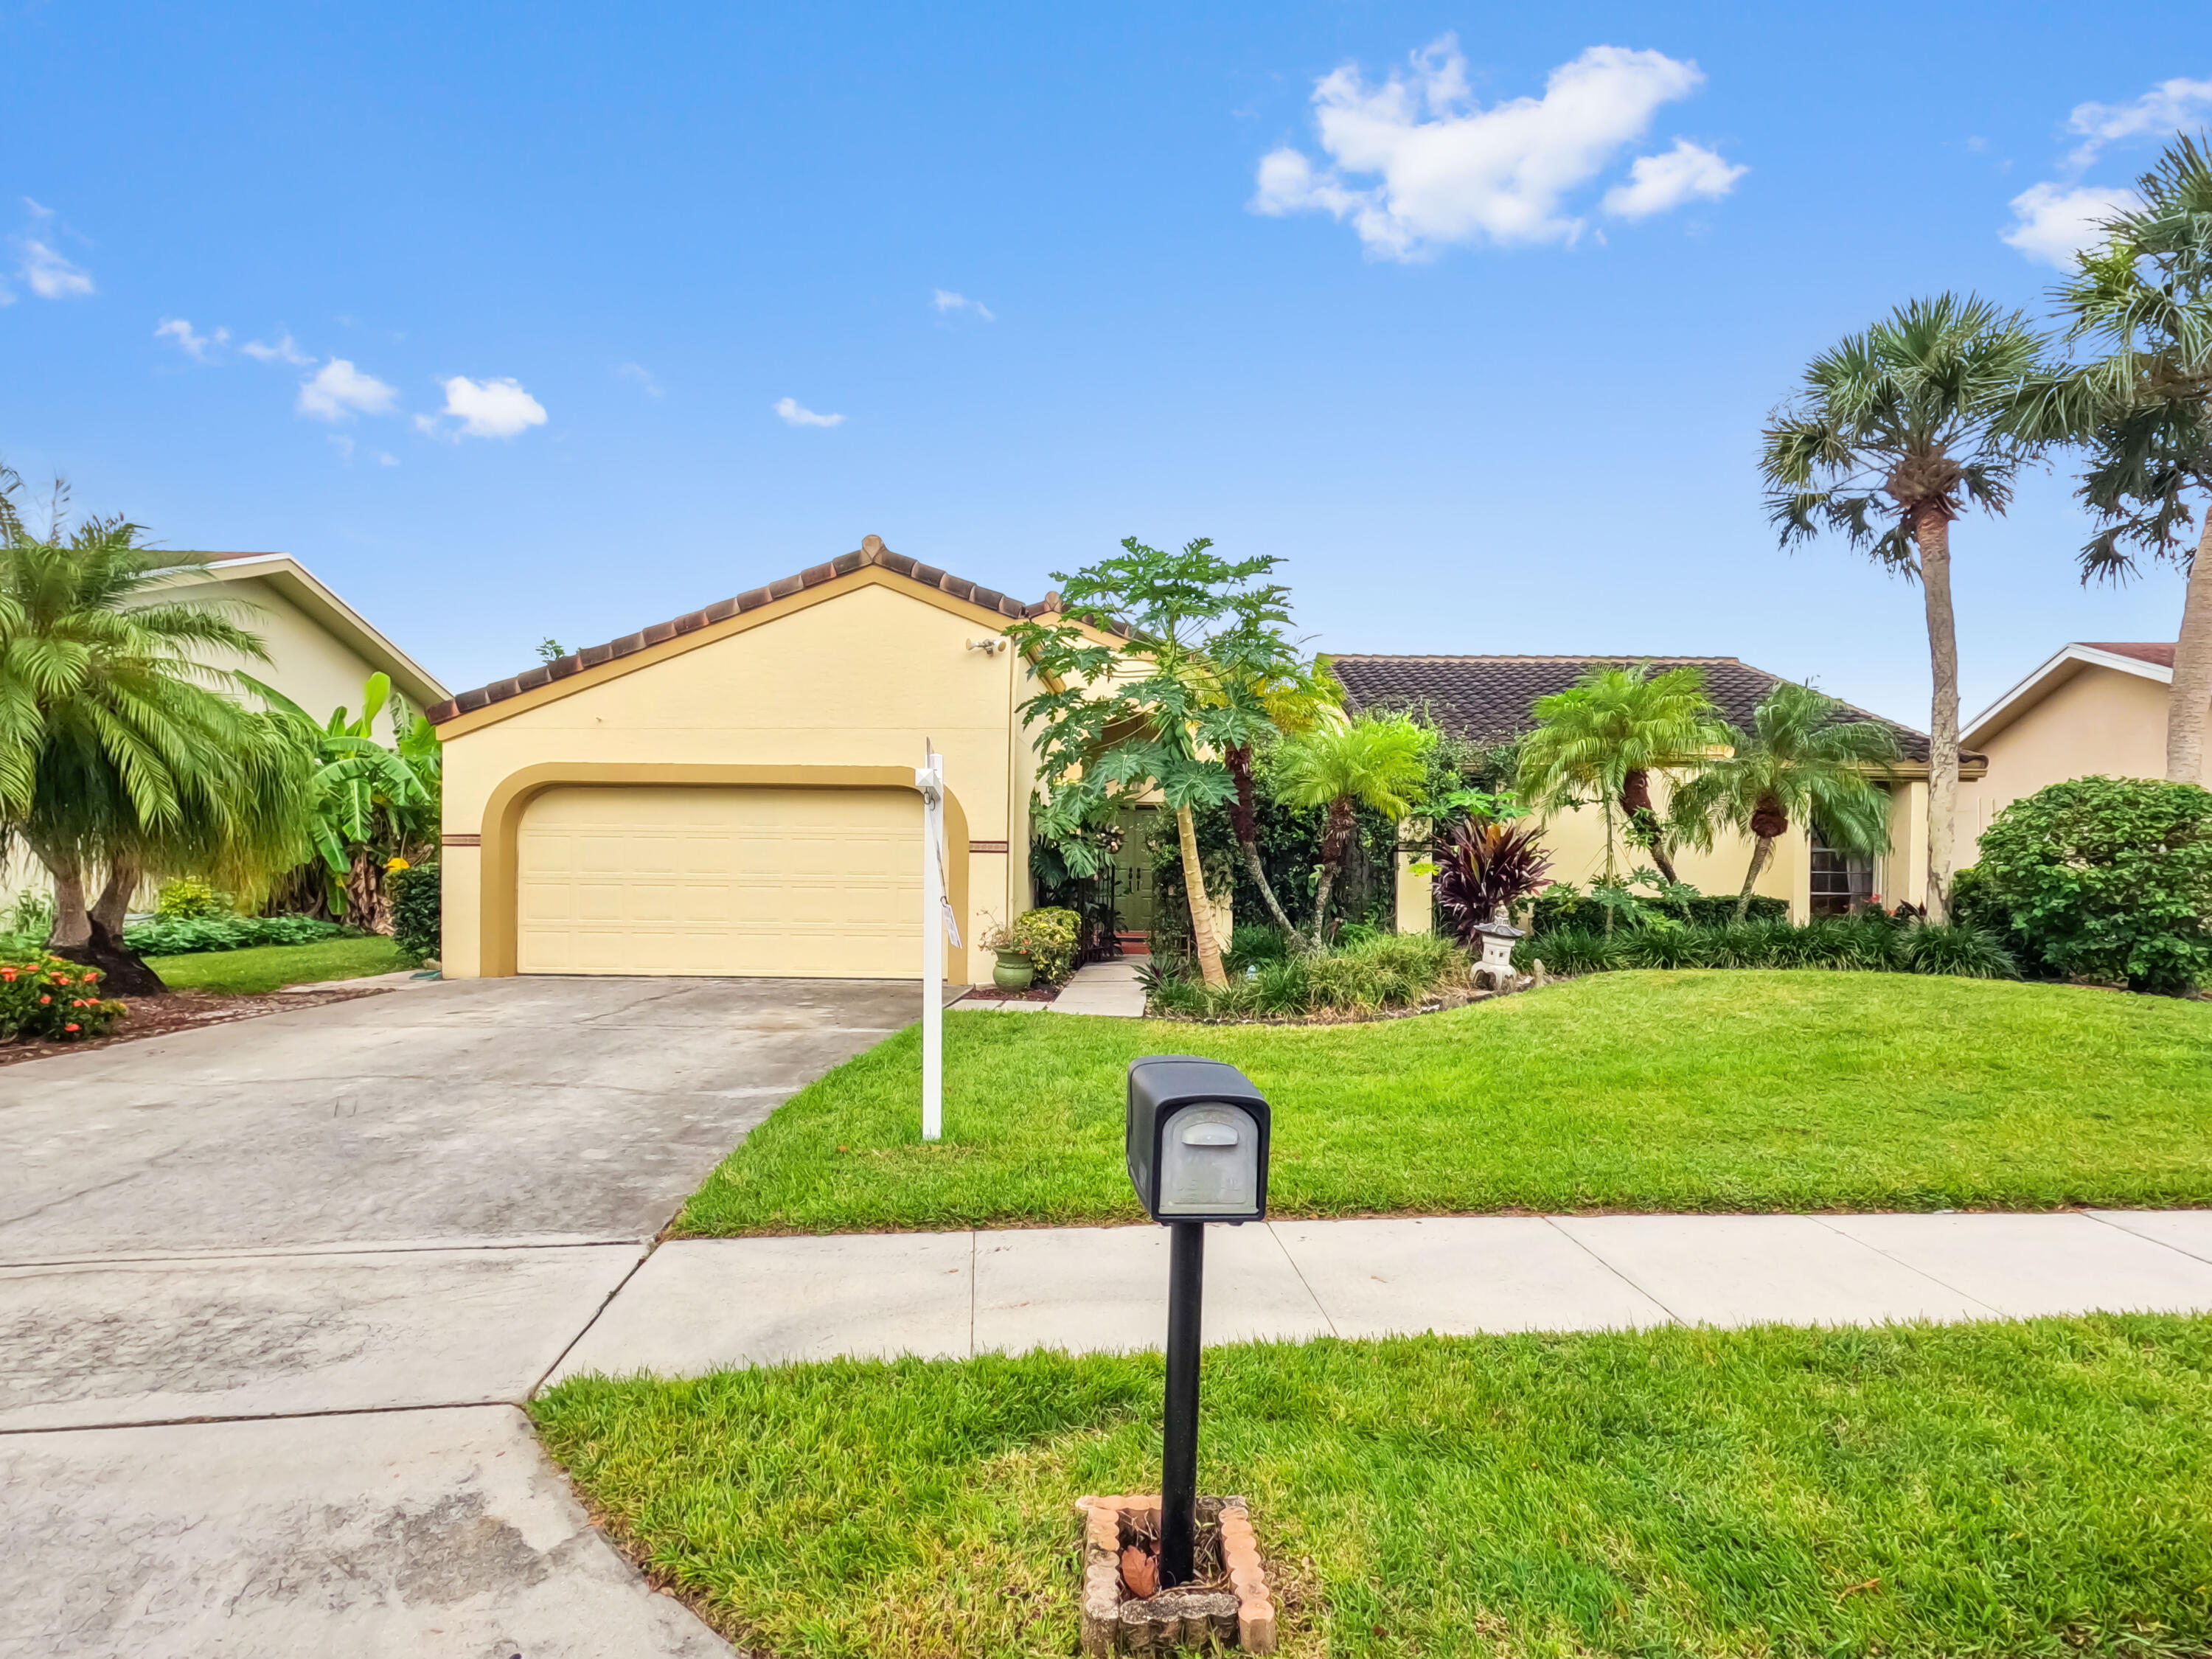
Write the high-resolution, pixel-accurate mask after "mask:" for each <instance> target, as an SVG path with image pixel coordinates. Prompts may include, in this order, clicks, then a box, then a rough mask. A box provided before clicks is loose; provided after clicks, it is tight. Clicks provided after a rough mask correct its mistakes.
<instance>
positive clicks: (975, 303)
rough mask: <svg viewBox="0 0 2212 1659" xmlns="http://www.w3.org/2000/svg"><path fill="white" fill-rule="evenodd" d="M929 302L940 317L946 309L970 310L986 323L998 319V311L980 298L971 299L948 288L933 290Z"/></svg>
mask: <svg viewBox="0 0 2212 1659" xmlns="http://www.w3.org/2000/svg"><path fill="white" fill-rule="evenodd" d="M929 303H930V304H931V305H933V306H934V307H936V308H937V313H938V315H939V316H940V317H941V316H943V315H944V314H945V313H946V312H948V311H972V312H974V313H975V314H976V315H977V316H978V317H981V319H983V320H984V321H985V322H987V323H995V322H997V321H998V320H999V319H998V313H995V312H994V311H993V310H992V309H991V307H988V306H987V305H985V304H984V303H983V302H982V301H981V300H971V299H969V297H968V296H967V295H964V294H955V293H954V292H953V291H952V290H951V289H949V288H940V289H934V290H933V291H932V293H931V294H930V296H929Z"/></svg>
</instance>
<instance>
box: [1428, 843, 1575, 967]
mask: <svg viewBox="0 0 2212 1659" xmlns="http://www.w3.org/2000/svg"><path fill="white" fill-rule="evenodd" d="M1537 829H1538V826H1537V825H1536V824H1535V823H1533V822H1531V821H1529V820H1528V819H1525V818H1524V819H1522V820H1520V821H1518V822H1516V823H1496V822H1492V821H1486V820H1483V819H1479V818H1466V819H1462V821H1461V822H1460V823H1458V824H1456V825H1455V827H1454V828H1453V829H1452V831H1451V833H1450V834H1449V836H1445V838H1444V840H1443V844H1442V845H1441V846H1440V847H1438V848H1437V872H1436V876H1435V878H1434V884H1433V886H1432V888H1431V891H1432V892H1433V894H1434V896H1435V900H1436V907H1437V914H1439V915H1442V916H1443V920H1444V924H1445V926H1447V927H1449V928H1450V929H1451V932H1452V936H1453V937H1454V938H1455V939H1458V940H1459V942H1460V943H1461V944H1462V945H1467V946H1469V947H1470V948H1471V947H1473V946H1474V943H1475V941H1476V940H1477V939H1479V938H1480V934H1478V933H1476V932H1475V929H1476V928H1477V927H1479V926H1480V925H1481V924H1482V923H1484V922H1486V921H1497V920H1498V919H1500V918H1501V917H1503V916H1504V915H1505V914H1506V913H1507V912H1508V911H1510V909H1511V908H1512V907H1513V906H1515V905H1516V904H1519V903H1522V902H1524V901H1526V900H1528V899H1532V898H1534V897H1535V896H1536V895H1537V894H1538V893H1541V891H1543V890H1544V889H1545V888H1546V887H1547V886H1548V885H1550V878H1549V877H1548V876H1547V875H1546V874H1545V872H1546V871H1547V870H1549V869H1550V868H1551V867H1552V860H1551V855H1550V854H1547V852H1545V850H1544V849H1543V848H1541V847H1539V846H1538V845H1537V844H1536V834H1537Z"/></svg>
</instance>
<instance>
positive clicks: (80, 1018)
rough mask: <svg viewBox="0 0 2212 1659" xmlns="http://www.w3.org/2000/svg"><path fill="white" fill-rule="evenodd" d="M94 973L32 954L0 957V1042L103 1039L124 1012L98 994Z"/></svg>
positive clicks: (42, 953)
mask: <svg viewBox="0 0 2212 1659" xmlns="http://www.w3.org/2000/svg"><path fill="white" fill-rule="evenodd" d="M125 1012H128V1011H127V1010H126V1009H125V1006H124V1005H123V1004H122V1003H120V1002H118V1001H115V1000H112V999H109V998H106V997H102V996H101V995H100V970H99V969H97V968H86V967H82V966H80V965H79V964H78V963H74V962H69V961H65V960H64V959H63V958H62V957H56V956H48V955H47V954H46V952H45V951H33V952H31V953H30V954H28V955H26V956H21V957H9V956H0V1042H76V1041H78V1040H79V1039H81V1038H83V1037H94V1036H102V1035H104V1034H105V1033H106V1031H107V1030H109V1029H110V1028H111V1027H112V1026H113V1025H114V1024H115V1022H116V1021H117V1020H118V1019H120V1018H123V1016H124V1014H125Z"/></svg>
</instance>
